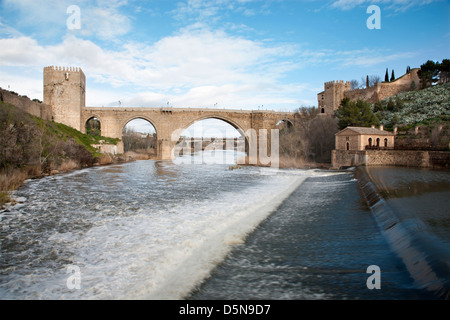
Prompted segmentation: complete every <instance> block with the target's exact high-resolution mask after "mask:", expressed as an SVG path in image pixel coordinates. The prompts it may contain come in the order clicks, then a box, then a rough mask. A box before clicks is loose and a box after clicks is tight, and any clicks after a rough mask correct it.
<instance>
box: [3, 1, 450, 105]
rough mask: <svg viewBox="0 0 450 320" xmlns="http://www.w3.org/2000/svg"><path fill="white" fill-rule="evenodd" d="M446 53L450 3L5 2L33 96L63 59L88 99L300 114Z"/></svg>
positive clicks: (11, 68) (9, 67) (21, 70)
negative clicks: (344, 89)
mask: <svg viewBox="0 0 450 320" xmlns="http://www.w3.org/2000/svg"><path fill="white" fill-rule="evenodd" d="M371 5H375V6H377V7H378V8H379V15H378V16H376V15H374V14H376V12H374V11H369V12H368V8H369V6H371ZM374 19H375V20H374ZM368 20H369V21H368ZM375 22H377V23H378V26H379V28H375V29H374V28H372V27H371V26H372V25H374V23H375ZM369 27H371V28H369ZM446 58H450V4H449V1H448V0H324V1H319V0H209V1H206V0H150V1H137V0H136V1H134V0H112V1H105V0H95V1H87V0H81V1H76V0H46V1H40V0H1V1H0V87H2V88H5V89H10V90H12V91H15V92H18V93H19V94H21V95H27V96H28V97H30V98H32V99H34V98H37V99H40V100H42V99H43V83H42V74H43V68H44V67H45V66H52V65H53V66H70V67H80V68H81V69H82V70H83V72H84V73H85V75H86V78H87V84H86V105H87V106H95V107H101V106H105V107H115V106H119V104H120V105H121V106H123V107H131V106H133V107H140V106H142V107H174V108H176V107H188V108H189V107H192V108H194V107H195V108H198V107H200V108H221V109H244V110H247V109H249V110H277V111H293V110H295V109H297V108H299V107H302V106H317V93H319V92H320V91H322V90H323V84H324V82H326V81H331V80H345V81H350V80H353V79H356V80H358V81H361V79H365V78H366V75H378V76H379V77H380V78H382V79H384V74H385V72H386V68H388V69H389V75H390V73H391V71H392V70H394V72H395V75H396V76H397V77H399V76H401V75H403V74H404V73H405V72H406V68H407V66H410V67H411V68H415V67H420V65H421V64H423V63H425V62H426V61H427V60H434V61H442V60H443V59H446ZM119 101H120V103H119Z"/></svg>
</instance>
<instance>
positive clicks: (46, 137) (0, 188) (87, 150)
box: [0, 101, 119, 207]
mask: <svg viewBox="0 0 450 320" xmlns="http://www.w3.org/2000/svg"><path fill="white" fill-rule="evenodd" d="M100 140H103V141H105V142H106V143H111V144H116V143H117V142H118V141H119V140H118V139H110V138H105V137H94V136H90V135H86V134H82V133H81V132H79V131H77V130H75V129H73V128H71V127H68V126H66V125H63V124H61V123H56V122H52V121H45V120H42V119H40V118H37V117H34V116H32V115H30V114H28V113H25V112H23V111H22V110H20V109H18V108H16V107H15V106H13V105H11V104H8V103H4V102H1V101H0V207H1V206H3V205H4V204H5V203H6V202H8V201H9V200H10V198H9V193H10V192H11V191H13V190H15V189H17V188H18V187H20V186H21V185H22V184H23V183H24V181H25V180H27V179H30V178H36V177H41V176H45V175H50V174H56V173H60V172H66V171H69V170H74V169H80V168H84V167H90V166H93V165H99V164H107V163H112V162H113V161H114V160H116V159H113V158H112V157H111V156H108V155H103V154H100V153H98V151H97V149H95V148H94V147H92V146H91V144H97V143H99V141H100Z"/></svg>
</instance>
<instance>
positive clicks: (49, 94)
mask: <svg viewBox="0 0 450 320" xmlns="http://www.w3.org/2000/svg"><path fill="white" fill-rule="evenodd" d="M44 103H45V104H47V105H49V106H51V107H52V110H53V120H54V121H55V122H59V123H63V124H65V125H68V126H69V127H72V128H75V129H77V130H78V131H83V128H82V127H81V119H82V109H83V108H84V107H85V106H86V76H85V75H84V73H83V71H82V70H81V68H71V67H53V66H52V67H45V68H44Z"/></svg>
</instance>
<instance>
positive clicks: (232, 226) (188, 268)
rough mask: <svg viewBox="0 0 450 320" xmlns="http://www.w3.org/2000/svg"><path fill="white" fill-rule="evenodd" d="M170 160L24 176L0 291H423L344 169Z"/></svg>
mask: <svg viewBox="0 0 450 320" xmlns="http://www.w3.org/2000/svg"><path fill="white" fill-rule="evenodd" d="M227 152H228V153H229V152H230V151H226V153H227ZM204 156H205V155H204ZM228 156H229V154H228ZM208 157H209V159H212V158H214V155H206V158H208ZM215 157H217V154H215ZM180 159H184V161H176V162H175V163H174V162H171V161H138V162H133V163H126V164H121V165H112V166H107V167H94V168H89V169H84V170H80V171H76V172H72V173H68V174H61V175H56V176H51V177H46V178H43V179H40V180H30V181H27V182H26V184H25V185H24V186H23V187H22V188H20V189H19V190H18V191H17V192H16V193H15V197H16V198H17V199H18V200H19V204H17V205H15V206H14V207H12V208H9V209H8V210H6V211H3V212H1V213H0V219H1V228H0V245H1V247H0V249H1V255H0V298H1V299H186V298H187V299H421V298H428V296H427V294H426V293H424V292H423V291H421V290H418V289H417V288H416V287H415V286H414V281H413V279H412V278H411V276H410V274H409V273H408V270H407V269H406V268H405V266H404V264H403V263H402V260H401V259H400V258H399V257H398V255H397V254H396V253H395V252H393V251H392V250H391V248H390V247H389V244H388V242H387V241H386V239H385V237H384V236H383V235H382V233H381V232H380V230H379V228H378V226H377V224H376V221H375V220H374V219H373V217H372V215H371V212H370V209H369V208H368V207H367V205H366V204H365V203H364V201H363V200H362V199H361V195H360V193H359V191H358V188H357V182H356V180H355V179H354V176H353V173H352V172H351V171H347V172H346V171H343V172H326V171H320V170H276V169H271V168H267V169H261V168H257V167H242V168H240V169H235V170H230V163H227V164H216V163H214V161H210V163H208V164H195V161H191V159H192V158H190V156H185V157H183V158H180ZM186 159H187V160H186ZM227 159H229V158H227ZM231 162H232V161H231ZM370 265H377V266H379V268H380V270H381V277H380V279H381V289H372V290H370V289H369V288H368V286H367V284H366V281H367V279H368V277H369V276H370V275H371V274H369V273H367V268H368V267H369V266H370Z"/></svg>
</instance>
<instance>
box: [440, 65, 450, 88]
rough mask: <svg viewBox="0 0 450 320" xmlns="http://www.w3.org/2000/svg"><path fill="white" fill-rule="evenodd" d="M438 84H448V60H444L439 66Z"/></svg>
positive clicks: (449, 72)
mask: <svg viewBox="0 0 450 320" xmlns="http://www.w3.org/2000/svg"><path fill="white" fill-rule="evenodd" d="M439 82H441V83H447V82H450V60H449V59H444V60H442V62H441V64H440V65H439Z"/></svg>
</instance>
